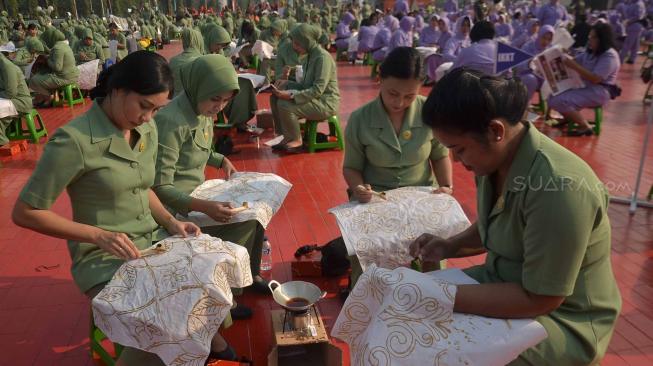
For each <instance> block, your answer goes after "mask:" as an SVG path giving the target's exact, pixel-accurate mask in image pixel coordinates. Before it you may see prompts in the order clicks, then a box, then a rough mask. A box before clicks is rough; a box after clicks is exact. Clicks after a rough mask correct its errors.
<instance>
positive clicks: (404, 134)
mask: <svg viewBox="0 0 653 366" xmlns="http://www.w3.org/2000/svg"><path fill="white" fill-rule="evenodd" d="M401 137H403V138H404V140H410V138H411V137H413V133H412V132H410V130H406V131H404V132H402V133H401Z"/></svg>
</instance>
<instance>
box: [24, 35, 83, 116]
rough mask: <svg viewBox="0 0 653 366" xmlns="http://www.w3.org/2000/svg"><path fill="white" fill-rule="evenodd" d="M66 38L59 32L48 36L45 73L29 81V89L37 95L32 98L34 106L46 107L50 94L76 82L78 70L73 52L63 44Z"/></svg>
mask: <svg viewBox="0 0 653 366" xmlns="http://www.w3.org/2000/svg"><path fill="white" fill-rule="evenodd" d="M65 40H66V38H65V37H64V35H63V33H61V31H59V30H54V31H53V32H52V33H50V34H49V36H48V37H47V39H45V42H46V44H47V46H48V48H49V49H50V55H49V56H48V68H47V70H45V72H43V73H41V72H39V73H37V74H35V75H33V76H32V78H31V79H30V80H29V87H30V88H31V89H32V90H34V92H35V93H36V94H37V95H36V97H35V98H34V104H35V105H37V106H38V105H48V104H49V103H50V102H51V100H52V96H51V93H52V92H53V91H56V90H57V89H59V88H60V87H62V86H64V85H68V84H73V83H76V82H77V78H78V77H79V69H77V66H76V65H75V56H74V55H73V50H72V49H71V48H70V46H68V44H67V43H66V42H65Z"/></svg>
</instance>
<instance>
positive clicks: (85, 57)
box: [74, 28, 104, 70]
mask: <svg viewBox="0 0 653 366" xmlns="http://www.w3.org/2000/svg"><path fill="white" fill-rule="evenodd" d="M74 51H75V60H76V61H77V63H78V64H83V63H85V62H89V61H93V60H100V62H99V65H98V67H99V69H100V70H102V66H103V65H104V52H103V51H102V46H100V44H99V43H97V42H95V40H94V37H93V31H92V30H91V28H85V29H84V30H83V31H82V37H81V39H80V40H79V42H77V47H75V50H74Z"/></svg>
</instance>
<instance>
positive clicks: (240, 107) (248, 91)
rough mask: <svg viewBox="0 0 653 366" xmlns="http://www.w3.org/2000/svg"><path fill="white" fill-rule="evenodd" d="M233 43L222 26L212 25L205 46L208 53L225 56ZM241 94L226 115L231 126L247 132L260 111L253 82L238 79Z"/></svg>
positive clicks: (226, 111) (228, 106) (229, 106)
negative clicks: (248, 124)
mask: <svg viewBox="0 0 653 366" xmlns="http://www.w3.org/2000/svg"><path fill="white" fill-rule="evenodd" d="M229 43H231V36H230V35H229V33H228V32H227V31H226V30H225V29H224V28H223V27H221V26H219V25H217V24H211V26H210V27H209V28H208V29H207V33H206V37H205V38H204V45H205V46H206V50H207V52H208V53H213V54H219V55H222V54H224V52H223V50H224V48H225V47H227V46H228V45H229ZM238 87H239V88H240V92H239V93H238V94H237V95H236V97H235V98H233V100H232V101H231V102H230V103H229V104H227V106H226V107H225V108H224V112H223V113H224V114H225V116H226V117H227V121H228V122H229V123H230V124H233V125H235V126H236V128H237V129H238V130H239V131H247V130H248V127H247V122H248V121H249V120H251V119H252V118H253V117H254V114H255V113H256V111H257V110H258V102H257V101H256V92H255V91H254V86H253V85H252V82H251V81H249V80H248V79H245V78H238Z"/></svg>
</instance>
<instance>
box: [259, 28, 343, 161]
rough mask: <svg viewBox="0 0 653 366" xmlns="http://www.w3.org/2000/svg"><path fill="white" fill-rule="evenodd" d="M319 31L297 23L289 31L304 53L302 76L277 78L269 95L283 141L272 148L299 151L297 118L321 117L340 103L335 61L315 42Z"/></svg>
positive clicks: (328, 113) (329, 112)
mask: <svg viewBox="0 0 653 366" xmlns="http://www.w3.org/2000/svg"><path fill="white" fill-rule="evenodd" d="M321 33H322V31H321V30H320V29H319V28H317V27H315V26H312V25H308V24H301V25H299V26H297V27H295V29H293V30H292V32H290V38H291V39H292V42H293V48H294V49H295V51H296V52H297V53H298V54H300V55H304V54H306V58H305V59H304V62H303V63H302V69H303V71H304V76H303V78H302V80H301V81H300V82H295V81H288V80H277V81H276V83H275V84H276V86H277V88H278V89H280V90H276V89H273V91H272V96H271V97H270V106H271V108H272V115H273V117H274V121H275V123H276V126H279V127H277V128H278V129H280V130H278V132H280V133H281V134H282V135H283V141H281V142H280V143H279V144H278V145H275V146H274V147H273V148H274V149H277V150H285V151H287V152H290V153H298V152H301V151H302V136H301V133H300V129H299V120H300V119H301V118H308V119H314V120H318V121H321V120H325V119H327V118H329V117H330V116H333V115H335V114H336V113H337V111H338V108H339V106H340V93H339V91H338V78H337V76H336V63H335V62H334V61H333V58H332V57H331V55H330V54H329V52H327V51H326V50H325V49H324V48H322V47H320V45H319V44H318V43H317V40H318V38H320V35H321Z"/></svg>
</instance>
